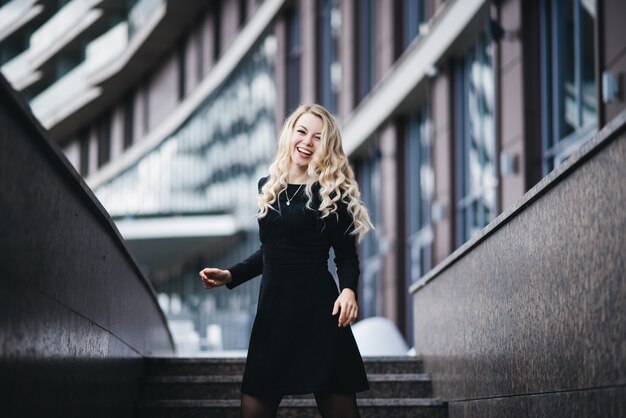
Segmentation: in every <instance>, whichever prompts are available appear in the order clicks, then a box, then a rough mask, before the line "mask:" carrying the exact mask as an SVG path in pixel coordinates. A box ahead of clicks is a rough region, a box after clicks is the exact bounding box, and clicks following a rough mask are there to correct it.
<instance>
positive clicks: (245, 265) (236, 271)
mask: <svg viewBox="0 0 626 418" xmlns="http://www.w3.org/2000/svg"><path fill="white" fill-rule="evenodd" d="M226 270H228V271H230V274H231V276H232V278H233V281H232V282H230V283H229V284H227V285H226V287H228V288H229V289H232V288H234V287H237V286H239V285H240V284H242V283H245V282H247V281H248V280H250V279H253V278H255V277H257V276H259V275H260V274H261V273H263V246H261V248H259V249H258V250H257V251H255V252H254V253H253V254H252V255H251V256H250V257H248V258H246V259H245V260H243V261H242V262H240V263H237V264H235V265H233V266H231V267H229V268H227V269H226Z"/></svg>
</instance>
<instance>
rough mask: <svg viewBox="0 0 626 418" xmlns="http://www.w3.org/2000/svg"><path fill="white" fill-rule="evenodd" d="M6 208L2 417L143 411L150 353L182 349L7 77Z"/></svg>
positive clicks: (0, 316) (1, 185)
mask: <svg viewBox="0 0 626 418" xmlns="http://www.w3.org/2000/svg"><path fill="white" fill-rule="evenodd" d="M0 210H1V213H0V260H1V262H0V350H1V351H0V385H1V386H0V393H2V398H3V412H2V416H3V417H17V416H19V417H31V416H33V417H34V416H65V417H70V416H71V417H74V416H75V417H85V416H90V417H96V416H97V417H111V416H116V417H123V416H132V415H133V408H134V406H133V400H134V399H135V395H136V387H137V379H138V377H139V376H140V375H141V372H142V360H141V359H142V357H143V356H144V355H147V354H150V353H151V352H159V353H171V352H172V351H173V344H172V340H171V335H170V333H169V330H168V329H167V325H166V322H165V318H164V316H163V313H162V312H161V310H160V308H159V306H158V303H157V301H156V297H155V294H154V292H153V290H152V288H151V286H150V284H149V283H148V282H147V280H146V279H145V278H144V277H143V276H142V275H141V273H140V271H139V269H138V267H137V265H136V264H135V262H134V261H133V259H132V257H131V256H130V255H129V253H128V251H127V249H126V246H125V244H124V242H123V240H122V238H121V236H120V235H119V232H118V231H117V229H116V228H115V226H114V224H113V222H112V220H111V219H110V217H109V216H108V214H107V213H106V212H105V211H104V209H103V208H102V207H101V206H100V204H99V203H98V201H97V200H96V199H95V197H94V196H93V194H92V193H91V191H90V190H89V189H88V187H87V186H86V185H85V184H84V182H83V181H82V179H81V178H80V177H79V176H78V175H77V174H76V172H75V171H74V169H73V168H72V167H71V166H70V164H69V163H68V162H67V160H66V159H65V157H64V156H63V155H62V154H61V152H60V151H59V150H58V148H57V147H56V146H55V145H54V144H51V143H50V142H49V140H48V137H47V133H46V132H45V131H44V130H43V129H42V128H41V127H40V125H39V124H38V122H37V121H35V119H34V118H33V117H32V115H31V114H30V111H29V110H28V109H27V108H26V107H25V105H24V104H23V102H21V101H20V99H18V98H17V96H16V95H15V94H14V92H13V91H12V90H11V89H10V87H9V86H8V84H7V83H6V81H5V80H4V79H3V78H1V77H0ZM5 411H9V412H8V414H6V413H5Z"/></svg>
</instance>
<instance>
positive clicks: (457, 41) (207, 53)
mask: <svg viewBox="0 0 626 418" xmlns="http://www.w3.org/2000/svg"><path fill="white" fill-rule="evenodd" d="M624 9H625V7H624V2H622V1H621V0H605V1H597V2H596V1H595V0H537V1H523V0H490V1H487V0H456V1H454V0H447V1H445V0H263V1H258V0H215V1H173V0H169V1H167V0H71V1H67V0H8V1H7V0H0V65H1V67H0V68H1V71H2V73H3V75H4V76H5V77H6V78H7V79H8V80H9V82H10V83H11V85H12V86H13V88H14V89H16V90H17V91H19V93H20V94H21V95H22V96H23V97H24V98H25V99H26V100H27V101H28V103H29V105H30V107H31V108H32V111H33V113H34V114H35V116H36V117H37V118H38V119H39V120H40V121H41V123H42V124H43V126H44V127H45V128H46V129H47V130H48V131H49V133H50V135H51V137H52V139H53V140H54V141H55V142H56V143H57V144H58V146H59V147H60V149H62V151H63V153H64V154H65V156H66V157H67V159H68V160H69V162H71V164H72V165H73V166H74V168H75V169H76V170H77V171H78V173H80V175H81V176H82V177H83V178H84V179H85V181H86V183H87V185H88V186H89V187H90V188H91V189H92V190H93V192H94V193H95V195H96V197H97V198H98V199H99V201H100V202H101V203H102V205H103V206H104V207H105V209H106V210H107V211H108V213H109V214H110V215H111V217H113V219H114V220H115V223H116V225H117V228H118V229H119V231H120V233H121V234H122V236H123V237H124V239H125V240H126V243H127V245H128V247H129V249H130V250H131V253H132V255H133V257H134V258H135V260H136V261H137V263H138V264H139V266H140V268H141V270H142V272H143V273H144V275H145V276H146V277H148V278H149V280H150V283H151V284H152V286H153V287H154V289H155V291H156V293H157V295H158V302H159V305H160V306H161V308H162V309H163V311H164V312H165V314H166V317H167V320H168V323H169V325H170V329H171V330H172V333H173V336H174V340H175V343H176V345H177V348H178V350H179V352H183V353H184V352H223V351H229V350H245V349H246V346H247V342H248V338H249V333H250V330H251V326H252V320H253V318H254V313H255V311H256V301H257V297H258V287H259V282H258V281H250V282H248V283H246V284H244V285H242V286H240V287H238V288H237V289H235V290H232V291H228V290H226V289H223V288H222V289H217V290H214V291H210V292H207V291H205V290H204V288H203V287H202V285H201V282H200V281H199V280H198V271H199V270H200V269H201V268H202V267H205V266H215V267H221V268H226V267H228V266H229V265H231V264H233V263H234V262H236V261H239V260H242V259H243V258H245V257H246V256H247V255H249V254H251V253H252V252H253V251H255V250H256V249H257V248H258V246H259V240H258V233H257V224H256V220H255V218H254V215H255V213H256V184H257V181H258V179H259V178H260V177H261V176H264V175H265V174H266V172H267V166H268V163H269V162H270V160H271V158H272V156H273V154H274V152H275V149H276V139H277V133H278V131H279V129H280V126H281V124H282V121H283V120H284V118H285V116H286V115H287V114H288V113H289V112H290V111H291V110H293V109H294V108H295V107H297V106H298V104H300V103H309V102H317V103H320V104H322V105H324V106H325V107H327V108H328V109H329V110H330V111H332V112H333V113H334V114H335V115H336V117H337V119H338V121H339V123H340V125H341V128H342V133H343V139H344V148H345V151H346V153H347V154H348V155H349V157H350V161H351V164H352V166H353V167H354V169H355V171H356V174H357V178H358V181H359V183H360V187H361V191H362V198H363V200H364V202H365V204H366V206H367V207H368V208H369V211H370V214H371V217H372V220H373V222H374V224H375V226H376V230H375V231H374V232H373V233H370V234H369V235H368V236H367V237H366V238H365V240H364V241H363V242H362V244H361V246H360V260H361V269H362V279H361V283H360V289H359V301H360V306H361V309H360V313H361V319H365V318H370V317H385V318H387V319H389V320H390V321H391V322H392V323H393V324H395V326H396V327H397V329H398V330H399V331H400V333H401V334H402V336H403V338H404V339H405V340H406V342H407V343H408V346H409V347H410V346H412V345H413V321H414V317H413V306H412V303H413V302H412V300H413V299H412V297H411V296H410V293H409V287H410V286H411V285H412V284H414V283H416V282H417V281H418V280H419V279H420V278H421V277H423V276H424V275H425V274H427V273H428V272H429V271H430V270H431V269H432V268H433V267H434V266H436V265H437V264H438V263H440V262H442V261H443V260H444V259H446V257H448V256H449V255H450V254H452V253H453V252H454V251H455V250H456V249H457V248H459V247H460V246H461V245H463V244H464V243H465V242H466V241H467V240H469V239H470V238H472V237H473V236H475V235H476V234H478V233H479V232H480V231H481V229H482V228H483V227H485V226H486V225H487V224H489V222H491V221H492V220H494V219H495V218H496V217H497V216H498V214H500V213H502V212H503V211H505V210H506V209H507V208H509V207H511V206H512V205H513V204H514V203H515V202H516V200H518V199H519V198H520V197H521V196H522V195H523V194H524V193H525V192H526V191H528V190H529V189H530V188H532V187H533V186H534V185H535V184H537V183H538V182H539V181H540V180H541V179H542V178H543V177H544V176H546V175H547V174H549V173H550V172H551V171H552V170H554V169H555V168H556V167H558V166H559V165H560V164H562V163H563V162H564V161H566V160H567V158H568V157H569V156H570V155H571V154H572V153H574V152H575V151H576V150H577V149H579V147H580V146H581V145H582V144H584V143H585V142H586V141H587V140H588V139H589V138H591V137H592V136H593V135H595V134H596V133H597V132H598V130H599V129H600V128H602V127H603V126H604V125H605V124H606V123H607V122H608V121H610V120H611V118H612V117H614V116H615V115H616V114H617V113H618V111H619V110H620V109H621V108H622V107H623V103H622V104H620V100H619V87H620V83H623V80H622V79H621V78H620V77H623V76H621V75H620V74H623V73H624V71H625V69H626V58H625V55H624V54H623V51H624V39H625V37H624V33H623V30H622V31H621V32H620V31H615V30H608V29H605V28H606V27H616V25H615V24H613V23H614V21H615V19H622V20H623V17H624V16H625V14H624ZM620 16H621V17H620ZM611 25H612V26H611ZM600 80H602V83H600ZM620 80H621V81H620ZM620 106H621V107H620Z"/></svg>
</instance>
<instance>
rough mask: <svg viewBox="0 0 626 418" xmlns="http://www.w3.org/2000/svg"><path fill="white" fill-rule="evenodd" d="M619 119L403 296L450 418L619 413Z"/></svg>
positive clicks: (624, 164) (625, 214)
mask: <svg viewBox="0 0 626 418" xmlns="http://www.w3.org/2000/svg"><path fill="white" fill-rule="evenodd" d="M625 126H626V112H623V113H622V114H620V115H619V116H618V117H617V118H616V119H615V120H614V121H613V122H612V123H611V124H610V125H609V126H607V127H606V128H605V129H604V130H603V131H602V132H600V133H599V134H598V135H597V136H596V137H595V138H594V139H593V140H591V141H590V143H588V144H586V145H585V146H584V147H583V148H582V149H581V150H580V151H579V152H578V153H577V154H575V155H574V156H572V157H571V158H570V160H568V161H567V162H566V164H564V165H563V166H562V167H560V168H559V169H557V170H556V171H555V172H553V173H552V174H550V175H549V176H547V177H546V178H545V179H544V180H542V181H541V182H540V183H539V184H538V185H537V186H536V187H534V188H533V189H531V190H530V191H529V192H528V193H527V194H526V195H524V197H523V198H522V199H521V200H520V201H518V202H517V204H516V206H514V207H513V208H512V209H511V210H509V211H507V212H505V213H503V214H502V215H501V216H500V217H498V218H497V219H496V220H495V221H494V222H492V224H490V225H489V226H488V227H486V228H485V230H483V232H481V234H480V235H479V236H478V237H476V238H475V239H473V240H471V241H470V242H468V243H467V244H466V245H464V246H463V247H461V248H459V250H457V251H456V252H455V253H453V254H452V255H451V256H450V257H449V258H448V259H446V260H445V261H444V262H443V263H442V264H441V265H439V266H438V267H437V268H435V269H434V270H433V271H432V272H431V273H430V274H429V275H427V276H426V277H424V278H423V279H422V280H421V281H420V283H418V284H417V285H416V286H415V288H413V289H412V291H413V292H414V306H415V311H414V315H415V347H416V350H417V353H418V355H420V356H422V357H423V358H424V361H425V368H426V370H428V371H430V372H432V373H433V378H434V382H435V394H436V395H437V396H438V397H441V398H443V399H446V400H450V401H451V403H450V417H451V418H454V417H461V416H463V417H518V416H542V417H543V416H545V417H556V416H559V417H574V416H580V417H583V416H585V417H596V416H597V417H600V416H601V417H624V416H626V303H624V301H626V256H625V254H626V208H625V204H626V133H625V129H624V128H625Z"/></svg>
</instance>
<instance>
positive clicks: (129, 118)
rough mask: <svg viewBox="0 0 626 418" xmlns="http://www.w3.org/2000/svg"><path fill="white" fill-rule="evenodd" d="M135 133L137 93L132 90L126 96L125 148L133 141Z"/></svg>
mask: <svg viewBox="0 0 626 418" xmlns="http://www.w3.org/2000/svg"><path fill="white" fill-rule="evenodd" d="M134 133H135V94H134V91H131V92H130V93H128V94H127V95H126V97H125V98H124V149H126V148H128V147H130V146H131V145H132V143H133V139H134V138H133V137H134Z"/></svg>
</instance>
